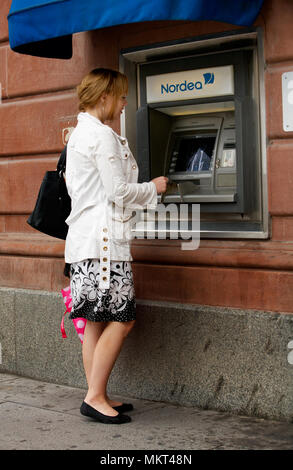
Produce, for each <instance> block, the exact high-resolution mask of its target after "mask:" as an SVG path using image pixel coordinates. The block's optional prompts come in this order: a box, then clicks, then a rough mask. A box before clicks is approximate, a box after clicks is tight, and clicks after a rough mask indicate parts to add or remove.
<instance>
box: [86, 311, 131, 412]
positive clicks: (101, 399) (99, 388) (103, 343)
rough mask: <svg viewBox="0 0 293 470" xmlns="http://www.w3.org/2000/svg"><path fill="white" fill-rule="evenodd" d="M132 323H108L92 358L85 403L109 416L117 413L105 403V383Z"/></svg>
mask: <svg viewBox="0 0 293 470" xmlns="http://www.w3.org/2000/svg"><path fill="white" fill-rule="evenodd" d="M134 323H135V320H133V321H130V322H109V323H108V324H107V326H106V327H105V328H104V330H103V332H102V333H101V334H100V336H99V338H98V341H97V343H96V346H95V350H94V354H93V356H92V363H91V372H90V377H89V381H88V382H89V389H88V393H87V395H86V397H85V402H86V403H87V404H88V405H91V406H93V407H94V408H95V409H96V410H98V411H100V412H101V413H103V414H106V415H109V416H116V415H117V414H118V413H117V411H116V410H114V409H113V408H112V406H110V404H109V403H108V401H107V392H106V390H107V383H108V380H109V376H110V374H111V371H112V369H113V367H114V364H115V362H116V359H117V357H118V355H119V353H120V351H121V348H122V345H123V342H124V339H125V338H126V336H127V335H128V333H129V332H130V330H131V329H132V327H133V325H134ZM113 406H115V405H113Z"/></svg>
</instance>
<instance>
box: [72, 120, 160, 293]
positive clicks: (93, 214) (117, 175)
mask: <svg viewBox="0 0 293 470" xmlns="http://www.w3.org/2000/svg"><path fill="white" fill-rule="evenodd" d="M65 178H66V186H67V190H68V193H69V195H70V197H71V204H72V210H71V212H70V215H69V217H68V218H67V219H66V223H67V224H68V226H69V228H68V234H67V237H66V242H65V262H66V263H74V262H78V261H82V260H83V259H87V258H90V259H92V258H98V259H100V263H101V264H100V266H101V273H100V287H101V288H102V289H108V288H109V277H110V261H111V260H117V261H118V260H119V261H122V260H125V261H132V259H133V258H132V256H131V252H130V243H131V238H133V236H132V235H131V226H132V221H131V220H132V219H133V211H134V210H138V213H139V210H143V209H144V208H150V209H155V208H156V206H157V191H156V186H155V184H154V183H153V182H148V183H137V178H138V167H137V163H136V160H135V158H134V157H133V155H132V153H131V151H130V150H129V147H128V142H127V139H126V138H124V137H121V136H119V135H118V134H116V132H114V131H113V129H111V128H110V127H109V126H107V125H105V124H103V123H102V122H101V121H100V120H99V119H97V118H95V117H94V116H92V115H90V114H89V113H79V115H78V124H77V126H76V127H75V129H74V131H73V132H72V134H71V136H70V138H69V141H68V145H67V157H66V172H65ZM134 215H135V214H134Z"/></svg>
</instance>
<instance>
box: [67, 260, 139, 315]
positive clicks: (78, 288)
mask: <svg viewBox="0 0 293 470" xmlns="http://www.w3.org/2000/svg"><path fill="white" fill-rule="evenodd" d="M99 277H100V261H99V260H98V259H86V260H83V261H79V262H78V263H72V264H71V266H70V287H71V296H72V310H71V313H70V316H69V318H70V319H71V320H72V319H74V318H79V317H82V318H86V319H87V320H90V321H94V322H98V321H106V322H107V321H131V320H135V318H136V304H135V292H134V285H133V276H132V268H131V262H130V261H111V262H110V288H109V289H100V288H99Z"/></svg>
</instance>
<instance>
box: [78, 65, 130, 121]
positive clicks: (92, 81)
mask: <svg viewBox="0 0 293 470" xmlns="http://www.w3.org/2000/svg"><path fill="white" fill-rule="evenodd" d="M76 90H77V94H78V98H79V111H85V110H86V108H92V107H93V106H95V105H96V104H97V103H98V101H99V99H100V98H101V96H102V94H103V93H106V94H109V95H112V96H114V98H115V99H114V101H113V106H112V109H111V110H110V115H109V116H108V119H112V118H113V114H114V110H115V106H116V103H117V100H118V98H119V97H120V96H121V95H124V94H125V95H126V94H127V91H128V80H127V77H126V75H124V74H123V73H121V72H118V71H116V70H111V69H104V68H97V69H94V70H92V71H91V72H89V73H88V74H87V75H86V76H85V77H84V78H83V79H82V81H81V83H80V84H79V85H78V86H77V87H76Z"/></svg>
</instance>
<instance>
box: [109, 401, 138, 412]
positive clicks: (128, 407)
mask: <svg viewBox="0 0 293 470" xmlns="http://www.w3.org/2000/svg"><path fill="white" fill-rule="evenodd" d="M113 408H114V410H116V411H119V413H124V412H125V411H132V410H133V405H132V404H131V403H122V405H119V406H113Z"/></svg>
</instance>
